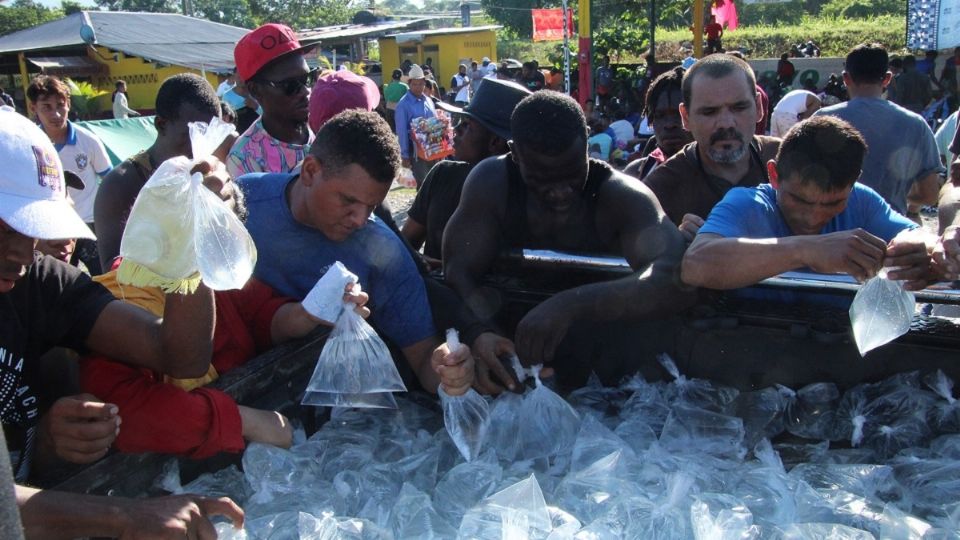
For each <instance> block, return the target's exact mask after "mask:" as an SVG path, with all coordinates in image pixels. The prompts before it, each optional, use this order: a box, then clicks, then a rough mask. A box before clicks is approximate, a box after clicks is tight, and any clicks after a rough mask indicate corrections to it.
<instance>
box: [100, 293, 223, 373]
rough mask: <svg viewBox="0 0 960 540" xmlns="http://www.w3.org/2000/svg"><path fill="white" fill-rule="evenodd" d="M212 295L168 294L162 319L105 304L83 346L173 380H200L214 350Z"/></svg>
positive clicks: (123, 305) (134, 308)
mask: <svg viewBox="0 0 960 540" xmlns="http://www.w3.org/2000/svg"><path fill="white" fill-rule="evenodd" d="M213 325H214V311H213V292H212V291H211V290H210V289H208V288H207V287H206V286H205V285H203V284H202V283H201V285H200V287H199V288H197V290H196V292H194V293H193V294H168V295H166V300H165V302H164V309H163V318H162V319H157V318H156V317H154V316H153V315H152V314H150V313H149V312H147V311H146V310H144V309H141V308H139V307H137V306H135V305H133V304H129V303H127V302H110V303H109V304H108V305H107V307H105V308H103V311H102V312H100V316H99V317H97V320H96V322H95V323H94V324H93V329H92V330H91V331H90V334H89V335H88V336H87V341H86V345H87V347H88V348H89V349H90V350H92V351H95V352H98V353H100V354H103V355H106V356H108V357H111V358H116V359H118V360H120V361H122V362H126V363H128V364H133V365H137V366H141V367H145V368H147V369H150V370H153V371H158V372H160V373H163V374H166V375H170V376H171V377H176V378H183V379H189V378H195V377H202V376H203V375H204V374H205V373H206V372H207V370H208V369H209V367H210V354H211V351H212V349H213Z"/></svg>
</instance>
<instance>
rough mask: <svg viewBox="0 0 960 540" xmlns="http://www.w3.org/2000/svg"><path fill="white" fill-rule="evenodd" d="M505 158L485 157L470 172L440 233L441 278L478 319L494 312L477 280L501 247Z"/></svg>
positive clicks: (489, 265)
mask: <svg viewBox="0 0 960 540" xmlns="http://www.w3.org/2000/svg"><path fill="white" fill-rule="evenodd" d="M506 159H510V158H509V157H501V158H497V159H488V160H485V161H482V162H480V164H478V165H477V166H476V167H474V169H473V170H472V171H470V174H469V175H468V176H467V180H466V182H465V183H464V186H463V192H462V194H461V195H460V204H459V205H458V206H457V209H456V211H455V212H454V213H453V215H452V216H451V217H450V221H449V222H448V223H447V228H446V229H444V232H443V271H444V279H445V280H446V282H447V283H448V284H449V285H450V286H451V287H452V288H453V290H455V291H456V292H457V294H459V295H460V298H462V299H463V300H464V302H466V304H467V305H468V306H469V307H470V309H471V310H473V312H474V313H475V314H477V315H478V316H479V317H480V318H481V319H489V318H491V317H492V316H493V315H494V311H495V309H494V308H493V307H492V306H490V305H489V304H488V303H487V302H486V301H485V298H484V295H482V294H480V283H481V281H482V280H483V276H484V275H485V274H486V273H487V271H488V270H489V269H490V267H491V266H492V265H493V263H494V261H495V260H496V257H497V254H498V253H499V251H500V248H501V246H500V232H499V231H500V224H501V221H502V220H503V217H504V216H503V213H504V205H505V204H506V190H507V170H506V161H505V160H506Z"/></svg>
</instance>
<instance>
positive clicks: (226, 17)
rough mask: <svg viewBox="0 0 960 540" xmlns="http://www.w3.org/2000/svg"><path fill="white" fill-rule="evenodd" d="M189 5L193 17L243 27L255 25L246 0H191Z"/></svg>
mask: <svg viewBox="0 0 960 540" xmlns="http://www.w3.org/2000/svg"><path fill="white" fill-rule="evenodd" d="M190 7H191V8H192V11H193V16H194V17H200V18H202V19H207V20H208V21H213V22H218V23H223V24H229V25H232V26H240V27H243V28H253V27H254V26H256V25H255V24H254V22H253V17H252V16H251V14H250V3H249V2H248V1H247V0H191V1H190Z"/></svg>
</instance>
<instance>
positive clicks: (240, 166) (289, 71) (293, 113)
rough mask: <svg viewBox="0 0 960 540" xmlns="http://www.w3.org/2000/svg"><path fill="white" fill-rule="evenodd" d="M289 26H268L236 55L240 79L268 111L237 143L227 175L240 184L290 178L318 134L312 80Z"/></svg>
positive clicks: (252, 34)
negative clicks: (250, 177)
mask: <svg viewBox="0 0 960 540" xmlns="http://www.w3.org/2000/svg"><path fill="white" fill-rule="evenodd" d="M313 47H314V46H313V45H301V44H300V41H298V40H297V35H296V34H295V33H294V32H293V30H291V29H290V27H289V26H285V25H282V24H275V23H270V24H265V25H263V26H260V27H259V28H257V29H255V30H253V31H251V32H250V33H248V34H247V35H245V36H243V37H242V38H240V41H238V42H237V45H236V47H234V49H233V57H234V60H235V61H236V63H237V76H238V77H239V78H240V82H238V83H237V84H238V85H240V84H242V85H246V88H247V91H248V92H249V94H250V96H251V97H253V99H255V100H256V101H257V103H259V104H260V108H261V109H262V110H263V112H262V113H261V116H260V118H259V119H258V120H257V121H256V122H254V123H253V124H252V125H251V126H250V127H249V128H247V130H246V131H245V132H244V133H243V135H241V136H240V138H239V139H237V142H236V143H234V145H233V148H232V149H231V150H230V155H229V157H228V158H227V171H228V172H229V173H230V175H231V176H233V177H234V178H237V177H239V176H241V175H244V174H247V173H253V172H273V173H286V172H290V171H291V170H293V169H294V167H296V166H297V164H299V163H300V162H301V161H303V158H304V156H305V155H306V153H307V151H309V150H310V143H311V142H313V132H311V131H310V127H309V126H308V125H307V117H308V114H309V104H310V79H311V76H312V74H313V72H312V71H311V70H310V68H309V67H308V66H307V61H306V58H305V55H306V53H307V52H309V51H310V50H311V49H312V48H313Z"/></svg>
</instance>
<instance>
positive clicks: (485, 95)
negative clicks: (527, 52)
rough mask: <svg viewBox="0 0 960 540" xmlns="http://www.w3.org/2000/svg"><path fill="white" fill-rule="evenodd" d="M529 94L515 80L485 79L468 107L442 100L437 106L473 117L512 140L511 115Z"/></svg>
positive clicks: (498, 134)
mask: <svg viewBox="0 0 960 540" xmlns="http://www.w3.org/2000/svg"><path fill="white" fill-rule="evenodd" d="M529 95H530V91H529V90H527V89H526V88H524V87H522V86H520V85H519V84H517V83H515V82H510V81H501V80H499V79H483V80H482V81H480V86H479V87H478V88H477V91H476V93H475V94H473V98H472V99H471V100H470V103H469V104H467V106H466V107H463V108H460V107H456V106H454V105H450V104H448V103H442V102H441V103H438V104H437V106H438V107H440V108H441V109H443V110H445V111H448V112H451V113H454V114H462V115H464V116H467V117H469V118H472V119H474V120H476V121H477V122H480V124H481V125H483V127H485V128H487V129H489V130H490V131H492V132H494V133H496V134H497V136H499V137H501V138H502V139H504V140H510V139H511V138H512V137H511V135H510V115H512V114H513V109H515V108H516V107H517V104H518V103H520V101H521V100H522V99H523V98H525V97H527V96H529Z"/></svg>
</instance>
